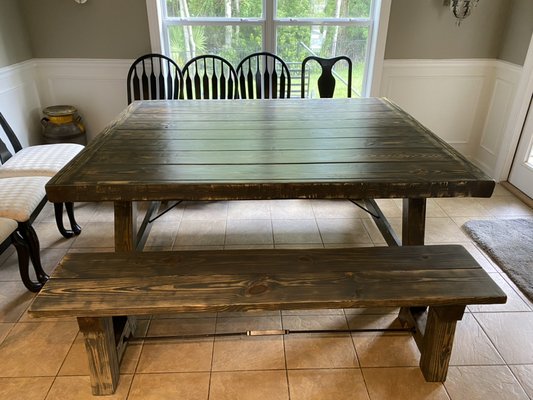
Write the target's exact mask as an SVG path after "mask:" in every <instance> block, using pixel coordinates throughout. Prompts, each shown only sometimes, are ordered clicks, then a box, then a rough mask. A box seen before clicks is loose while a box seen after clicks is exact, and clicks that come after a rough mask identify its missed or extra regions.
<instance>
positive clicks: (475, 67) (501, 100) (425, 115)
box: [380, 59, 522, 177]
mask: <svg viewBox="0 0 533 400" xmlns="http://www.w3.org/2000/svg"><path fill="white" fill-rule="evenodd" d="M521 71H522V68H521V67H520V66H517V65H515V64H512V63H508V62H505V61H501V60H496V59H461V60H385V63H384V68H383V79H382V82H381V91H380V95H381V96H384V97H388V98H390V99H391V100H393V101H394V102H396V103H397V104H398V105H399V106H401V107H402V108H404V109H405V110H406V111H408V112H409V113H411V114H412V115H413V116H414V117H415V118H416V119H418V120H419V121H420V122H421V123H422V124H424V125H425V126H427V127H428V128H429V129H431V130H432V131H433V132H435V133H436V134H437V135H438V136H439V137H441V138H442V139H444V140H445V141H446V142H448V143H449V144H451V145H452V146H454V147H455V148H456V149H457V150H459V151H460V152H461V153H462V154H463V155H465V156H466V157H468V158H469V159H470V160H471V161H473V162H474V163H476V164H477V165H478V166H479V167H480V168H482V169H483V170H484V171H485V172H486V173H488V174H489V175H490V176H492V177H496V171H495V168H496V163H497V158H498V152H499V147H500V146H501V144H502V140H503V137H504V132H505V127H506V124H507V121H508V119H509V108H510V104H512V102H513V99H514V96H515V93H516V90H517V87H518V81H519V78H520V74H521Z"/></svg>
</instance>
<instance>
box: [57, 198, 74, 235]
mask: <svg viewBox="0 0 533 400" xmlns="http://www.w3.org/2000/svg"><path fill="white" fill-rule="evenodd" d="M67 211H68V208H67ZM54 212H55V216H56V225H57V229H58V230H59V233H61V235H63V237H64V238H66V239H68V238H71V237H72V236H74V234H75V233H74V232H73V231H70V230H67V229H65V225H63V203H54ZM69 218H70V216H69Z"/></svg>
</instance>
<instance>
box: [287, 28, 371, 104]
mask: <svg viewBox="0 0 533 400" xmlns="http://www.w3.org/2000/svg"><path fill="white" fill-rule="evenodd" d="M367 39H368V28H367V27H352V26H319V25H315V26H283V27H279V28H278V30H277V54H278V55H279V56H280V57H281V58H283V59H284V60H285V61H286V62H289V63H290V64H289V65H290V66H291V86H292V88H291V96H292V97H295V96H299V94H300V84H301V77H300V76H299V75H300V72H299V69H300V68H301V62H302V60H303V59H304V58H305V57H308V56H311V55H315V56H318V57H323V58H330V57H336V56H341V55H344V56H348V57H350V59H351V60H352V63H353V70H352V89H353V90H354V91H355V92H356V93H354V92H353V91H352V97H356V96H359V95H360V93H361V92H362V87H363V77H364V72H365V57H366V47H367ZM314 64H315V63H310V64H309V65H314ZM334 71H335V72H336V73H337V74H338V76H336V81H337V84H336V88H335V97H346V93H347V83H346V82H347V80H346V78H347V68H346V63H345V62H342V63H339V64H338V65H337V66H336V67H335V69H334ZM319 74H320V69H316V68H313V70H312V71H311V73H310V75H309V76H306V87H305V91H306V93H307V94H308V96H309V97H319V95H318V90H317V85H316V81H317V79H318V76H319ZM343 81H344V82H343ZM307 82H308V84H307Z"/></svg>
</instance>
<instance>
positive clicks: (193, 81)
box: [183, 54, 238, 100]
mask: <svg viewBox="0 0 533 400" xmlns="http://www.w3.org/2000/svg"><path fill="white" fill-rule="evenodd" d="M183 80H184V82H185V90H184V93H183V94H184V96H183V98H185V99H188V100H199V99H237V98H238V87H237V85H238V83H237V73H236V72H235V68H234V67H233V65H231V63H230V62H229V61H227V60H225V59H224V58H222V57H220V56H216V55H209V54H208V55H202V56H198V57H194V58H192V59H191V60H189V61H188V62H187V63H186V64H185V65H184V66H183Z"/></svg>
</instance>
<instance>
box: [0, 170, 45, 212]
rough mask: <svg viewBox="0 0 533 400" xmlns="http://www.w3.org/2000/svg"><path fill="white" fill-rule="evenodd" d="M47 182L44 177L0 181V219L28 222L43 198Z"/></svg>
mask: <svg viewBox="0 0 533 400" xmlns="http://www.w3.org/2000/svg"><path fill="white" fill-rule="evenodd" d="M49 180H50V178H49V177H46V176H39V177H18V178H3V179H0V217H4V218H10V219H14V220H15V221H17V222H25V221H28V220H29V219H30V216H31V214H32V212H33V211H34V210H35V209H36V208H37V206H38V205H39V203H40V202H41V201H42V200H43V199H44V198H45V196H46V191H45V189H44V186H45V185H46V183H47V182H48V181H49Z"/></svg>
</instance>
